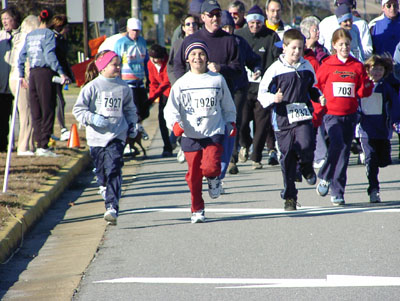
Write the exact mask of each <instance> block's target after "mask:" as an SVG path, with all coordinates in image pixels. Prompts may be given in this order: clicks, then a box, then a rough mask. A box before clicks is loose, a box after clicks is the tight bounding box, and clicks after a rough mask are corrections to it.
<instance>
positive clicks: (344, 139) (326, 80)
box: [317, 28, 374, 206]
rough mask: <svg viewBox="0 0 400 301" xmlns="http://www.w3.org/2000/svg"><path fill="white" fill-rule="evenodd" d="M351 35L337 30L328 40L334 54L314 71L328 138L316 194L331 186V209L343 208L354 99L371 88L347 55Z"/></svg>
mask: <svg viewBox="0 0 400 301" xmlns="http://www.w3.org/2000/svg"><path fill="white" fill-rule="evenodd" d="M350 44H351V35H350V33H349V32H348V31H347V30H345V29H343V28H340V29H337V30H336V31H335V32H334V34H333V37H332V46H333V49H334V51H335V52H336V53H334V54H333V55H331V56H330V57H329V58H328V59H326V60H325V61H324V63H323V64H322V65H321V66H320V67H319V69H318V71H317V81H318V83H317V87H318V88H319V89H320V91H322V93H323V94H324V96H325V97H326V109H327V112H326V115H325V116H324V123H325V129H326V131H327V133H328V136H329V141H330V143H329V147H328V156H327V158H326V161H325V163H324V165H322V167H321V169H320V170H319V173H318V178H320V182H319V183H318V185H317V194H318V195H320V196H326V195H327V194H328V192H329V188H330V186H331V202H332V204H333V205H335V206H338V205H344V204H345V200H344V192H345V188H346V182H347V166H348V163H349V157H350V146H351V141H352V140H353V137H354V130H355V127H356V123H357V109H358V98H363V97H368V96H370V95H371V93H372V89H373V87H374V84H373V82H372V81H371V80H370V79H369V78H368V76H367V73H366V71H365V68H364V66H363V64H362V63H361V62H360V61H358V60H357V59H355V58H354V57H352V56H351V55H350Z"/></svg>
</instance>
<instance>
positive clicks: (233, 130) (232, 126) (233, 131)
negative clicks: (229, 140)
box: [226, 122, 237, 137]
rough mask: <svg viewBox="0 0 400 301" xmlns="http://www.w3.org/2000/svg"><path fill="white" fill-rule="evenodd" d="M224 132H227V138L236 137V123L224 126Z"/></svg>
mask: <svg viewBox="0 0 400 301" xmlns="http://www.w3.org/2000/svg"><path fill="white" fill-rule="evenodd" d="M226 131H227V132H228V134H229V137H235V136H236V132H237V129H236V123H234V122H228V123H227V124H226Z"/></svg>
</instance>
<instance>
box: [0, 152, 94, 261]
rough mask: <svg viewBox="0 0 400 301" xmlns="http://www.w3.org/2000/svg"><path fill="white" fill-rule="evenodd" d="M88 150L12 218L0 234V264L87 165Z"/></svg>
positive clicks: (52, 179) (69, 163)
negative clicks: (20, 213)
mask: <svg viewBox="0 0 400 301" xmlns="http://www.w3.org/2000/svg"><path fill="white" fill-rule="evenodd" d="M90 160H91V159H90V155H89V151H88V150H83V151H81V152H80V154H79V155H78V156H77V157H76V158H74V159H72V160H71V161H70V162H68V163H67V164H66V165H65V166H64V167H62V168H61V170H60V171H59V172H58V173H57V175H56V176H54V177H52V178H50V179H49V180H48V181H46V182H45V183H44V186H45V187H49V188H45V189H42V190H41V191H39V192H38V193H37V194H34V195H33V197H32V199H31V200H30V201H29V203H27V204H26V205H25V207H27V208H29V209H28V210H26V211H25V212H24V213H23V214H22V215H20V216H16V218H17V219H18V220H17V219H15V218H12V219H11V220H10V221H9V222H8V223H7V225H6V227H5V229H4V230H2V231H1V232H0V263H3V262H4V261H6V260H7V259H8V258H9V256H11V254H12V252H13V251H14V250H15V249H17V248H18V244H19V243H20V242H21V240H22V239H23V236H24V235H25V233H26V232H27V231H28V230H29V229H30V228H31V227H32V226H33V225H35V223H36V222H37V221H38V220H39V219H40V218H41V217H42V216H43V214H44V213H45V212H46V210H47V209H48V208H49V207H50V205H51V204H52V203H53V202H54V201H56V200H57V198H58V197H59V196H60V195H61V194H62V193H63V192H64V191H65V189H66V188H67V187H68V186H69V185H70V184H71V183H72V181H73V180H74V179H75V177H76V176H77V175H79V174H80V173H81V171H82V170H83V169H84V168H85V167H86V166H87V165H88V164H89V162H90Z"/></svg>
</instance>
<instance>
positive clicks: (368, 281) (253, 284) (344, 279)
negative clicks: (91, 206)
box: [93, 275, 400, 288]
mask: <svg viewBox="0 0 400 301" xmlns="http://www.w3.org/2000/svg"><path fill="white" fill-rule="evenodd" d="M93 283H109V284H115V283H146V284H215V285H224V284H226V285H235V286H222V287H221V286H217V287H216V288H270V287H359V286H400V277H375V276H353V275H327V276H326V279H268V278H265V279H264V278H261V279H257V278H179V277H127V278H117V279H110V280H100V281H93ZM238 285H239V286H238Z"/></svg>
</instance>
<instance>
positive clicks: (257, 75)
mask: <svg viewBox="0 0 400 301" xmlns="http://www.w3.org/2000/svg"><path fill="white" fill-rule="evenodd" d="M260 76H261V71H260V70H258V71H257V72H254V73H253V75H252V78H253V79H254V80H256V79H257V78H259V77H260Z"/></svg>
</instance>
